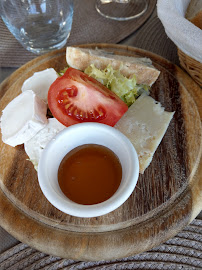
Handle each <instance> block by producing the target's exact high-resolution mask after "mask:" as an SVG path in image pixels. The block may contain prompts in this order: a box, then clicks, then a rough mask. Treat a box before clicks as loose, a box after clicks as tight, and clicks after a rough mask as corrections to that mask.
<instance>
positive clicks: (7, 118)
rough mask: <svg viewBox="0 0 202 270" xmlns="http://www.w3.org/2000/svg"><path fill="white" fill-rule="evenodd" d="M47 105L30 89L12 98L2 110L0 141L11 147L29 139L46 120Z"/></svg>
mask: <svg viewBox="0 0 202 270" xmlns="http://www.w3.org/2000/svg"><path fill="white" fill-rule="evenodd" d="M46 112H47V105H46V104H45V103H44V102H43V101H42V100H41V99H40V98H39V97H37V96H36V95H35V93H34V92H33V91H31V90H27V91H25V92H23V93H22V94H20V95H19V96H17V97H16V98H15V99H13V100H12V101H11V102H10V103H9V104H8V105H7V106H6V107H5V109H4V110H3V111H2V116H1V132H2V141H3V142H4V143H6V144H9V145H11V146H13V147H15V146H16V145H19V144H23V143H24V142H26V141H28V140H30V139H31V138H32V137H33V136H34V135H35V134H36V133H37V132H38V131H39V130H40V129H42V128H43V127H44V126H45V125H46V124H47V122H48V120H47V118H46Z"/></svg>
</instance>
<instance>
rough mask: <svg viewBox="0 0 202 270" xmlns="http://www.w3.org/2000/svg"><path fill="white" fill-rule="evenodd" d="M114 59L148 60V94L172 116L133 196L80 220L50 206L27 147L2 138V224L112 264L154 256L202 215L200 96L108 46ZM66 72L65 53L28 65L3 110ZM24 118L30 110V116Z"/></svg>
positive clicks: (177, 73)
mask: <svg viewBox="0 0 202 270" xmlns="http://www.w3.org/2000/svg"><path fill="white" fill-rule="evenodd" d="M96 46H97V47H99V48H103V49H105V50H109V51H113V52H114V53H116V54H123V55H129V56H130V55H133V56H134V55H137V56H138V57H148V58H150V59H151V60H152V61H153V65H154V66H155V67H156V68H157V69H159V70H160V71H161V74H160V76H159V78H158V80H157V81H156V83H155V84H154V85H153V86H152V89H151V96H152V97H153V98H154V99H155V100H157V101H160V102H161V104H162V105H163V106H164V107H165V109H166V110H167V111H175V114H174V117H173V119H172V121H171V123H170V125H169V127H168V130H167V132H166V134H165V136H164V138H163V140H162V142H161V144H160V145H159V147H158V149H157V151H156V152H155V155H154V158H153V160H152V162H151V164H150V166H149V167H148V168H147V169H146V171H145V173H144V174H143V175H140V176H139V180H138V184H137V186H136V188H135V190H134V192H133V193H132V195H131V196H130V198H129V199H128V200H127V201H126V202H125V203H124V204H123V205H122V206H121V207H119V208H118V209H117V210H115V211H113V212H111V213H110V214H107V215H104V216H101V217H98V218H86V219H85V218H76V217H73V216H69V215H66V214H64V213H62V212H60V211H59V210H57V209H56V208H55V207H53V206H52V205H51V204H50V203H49V202H48V201H47V200H46V198H45V197H44V195H43V194H42V192H41V190H40V187H39V184H38V179H37V173H36V171H35V170H34V167H33V165H32V163H31V162H30V161H29V160H27V158H28V157H27V155H26V154H25V151H24V147H23V145H20V146H17V147H15V148H12V147H10V146H8V145H6V144H4V143H2V141H1V140H0V187H1V189H0V225H1V226H2V227H3V228H4V229H6V230H7V231H8V232H9V233H10V234H12V235H13V236H14V237H16V238H17V239H19V240H20V241H22V242H25V243H27V244H29V245H30V246H32V247H34V248H36V249H38V250H40V251H42V252H45V253H49V254H53V255H55V256H60V257H64V258H72V259H75V260H110V259H114V258H122V257H126V256H129V255H133V254H136V253H141V252H143V251H146V250H149V249H151V248H152V247H154V246H156V245H159V244H161V243H162V242H165V241H166V240H167V239H169V238H171V237H173V236H174V235H176V234H177V233H178V232H179V231H180V230H182V229H183V228H184V227H185V226H186V225H188V224H189V223H190V222H191V221H192V220H193V219H194V218H195V217H196V215H197V214H198V213H199V212H200V211H201V210H202V164H201V150H202V129H201V117H202V92H201V89H200V88H199V87H198V86H197V84H196V83H195V82H194V81H193V80H192V79H191V78H190V77H189V76H188V75H186V74H185V73H184V72H183V71H182V70H181V69H180V68H178V67H177V66H175V65H173V64H172V63H170V62H168V61H167V60H165V59H163V58H161V57H160V56H158V55H155V54H152V53H150V52H147V51H143V50H140V49H136V48H132V47H126V46H120V45H109V44H91V45H83V47H88V48H95V47H96ZM50 67H53V68H55V69H56V71H59V70H61V69H63V68H64V67H66V58H65V49H62V50H59V51H55V52H52V53H49V54H46V55H44V56H41V57H37V58H36V59H34V60H33V61H31V62H28V63H27V64H25V65H24V66H22V67H21V68H20V69H18V70H17V71H16V72H14V73H13V74H12V75H11V76H10V77H9V78H8V79H6V80H5V81H4V82H3V83H2V84H1V86H0V111H2V109H4V107H5V106H6V105H7V104H8V103H9V102H10V101H11V100H12V99H13V98H15V97H16V96H17V95H18V94H20V92H21V86H22V84H23V82H24V80H25V79H27V78H28V77H30V76H31V75H33V73H34V72H36V71H40V70H43V69H46V68H50ZM25 113H26V112H25Z"/></svg>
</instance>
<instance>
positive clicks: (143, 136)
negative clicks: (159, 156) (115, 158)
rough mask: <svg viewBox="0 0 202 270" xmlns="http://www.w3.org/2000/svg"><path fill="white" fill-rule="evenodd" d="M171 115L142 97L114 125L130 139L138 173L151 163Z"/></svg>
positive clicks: (157, 104) (142, 171) (159, 105)
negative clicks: (136, 157)
mask: <svg viewBox="0 0 202 270" xmlns="http://www.w3.org/2000/svg"><path fill="white" fill-rule="evenodd" d="M173 114H174V112H166V111H164V108H163V107H162V106H161V104H160V103H159V102H156V101H155V100H154V99H153V98H152V97H150V96H147V95H142V96H140V97H139V98H138V99H137V100H136V101H135V103H134V104H133V105H131V107H130V108H129V109H128V111H127V112H126V113H125V114H124V116H123V117H122V118H121V119H120V120H119V121H118V122H117V123H116V125H115V128H117V129H118V130H119V131H121V132H122V133H123V134H125V135H126V136H127V137H128V138H129V139H130V141H131V142H132V144H133V146H134V147H135V149H136V151H137V154H138V158H139V165H140V173H144V171H145V169H146V168H147V167H148V166H149V164H150V162H151V161H152V158H153V155H154V153H155V151H156V149H157V147H158V145H159V144H160V142H161V140H162V138H163V136H164V134H165V132H166V130H167V128H168V126H169V123H170V121H171V119H172V117H173Z"/></svg>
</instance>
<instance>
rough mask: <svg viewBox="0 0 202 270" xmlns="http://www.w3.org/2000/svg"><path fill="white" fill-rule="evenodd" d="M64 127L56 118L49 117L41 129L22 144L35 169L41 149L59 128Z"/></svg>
mask: <svg viewBox="0 0 202 270" xmlns="http://www.w3.org/2000/svg"><path fill="white" fill-rule="evenodd" d="M64 128H66V127H65V126H64V125H62V124H61V123H60V122H59V121H58V120H57V119H56V118H49V119H48V124H47V125H46V126H45V127H44V128H43V129H41V130H40V131H39V132H38V133H37V134H36V135H35V136H34V137H32V138H31V140H29V141H27V142H26V143H25V144H24V147H25V152H26V153H27V155H28V156H29V159H30V161H31V162H32V163H33V165H34V167H35V169H36V170H37V168H38V162H39V159H40V156H41V153H42V151H43V149H44V148H45V147H46V145H47V144H48V142H49V141H50V140H51V139H52V138H53V137H54V136H55V135H56V134H57V133H58V132H59V131H61V130H63V129H64Z"/></svg>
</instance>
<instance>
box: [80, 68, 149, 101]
mask: <svg viewBox="0 0 202 270" xmlns="http://www.w3.org/2000/svg"><path fill="white" fill-rule="evenodd" d="M84 73H86V74H88V75H89V76H91V77H93V78H95V79H96V80H97V81H99V82H101V83H102V84H103V85H105V86H106V87H107V88H109V89H110V90H111V91H113V92H114V93H115V94H116V95H117V96H119V97H120V98H121V99H122V100H123V101H124V102H125V103H126V104H127V105H128V106H130V105H131V104H133V103H134V102H135V100H136V99H137V98H138V97H139V96H140V95H141V94H142V93H143V92H147V93H149V86H147V85H142V84H141V85H138V84H137V83H136V77H135V75H134V76H133V77H132V78H127V77H125V76H124V75H122V74H121V73H120V70H114V69H113V68H112V66H111V65H108V66H107V67H106V68H105V69H104V70H100V69H98V68H96V67H95V66H94V65H90V66H89V67H87V68H86V69H85V70H84Z"/></svg>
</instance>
